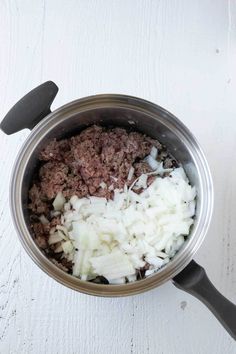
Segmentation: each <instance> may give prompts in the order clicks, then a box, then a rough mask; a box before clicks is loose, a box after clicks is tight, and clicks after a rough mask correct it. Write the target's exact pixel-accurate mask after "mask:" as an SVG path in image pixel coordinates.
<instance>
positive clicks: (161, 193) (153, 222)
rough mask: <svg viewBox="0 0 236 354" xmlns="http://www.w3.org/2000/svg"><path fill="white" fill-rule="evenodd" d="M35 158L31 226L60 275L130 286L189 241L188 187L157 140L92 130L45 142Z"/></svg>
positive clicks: (191, 205) (191, 210)
mask: <svg viewBox="0 0 236 354" xmlns="http://www.w3.org/2000/svg"><path fill="white" fill-rule="evenodd" d="M39 160H40V161H41V167H40V169H39V171H38V174H37V175H36V176H35V181H34V183H33V185H32V187H31V189H30V191H29V199H30V203H29V209H30V212H31V219H32V223H31V227H32V230H33V232H34V237H35V241H36V242H37V244H38V246H39V247H40V248H42V249H43V250H44V252H45V253H46V255H47V256H48V257H49V258H50V259H51V260H52V262H54V263H55V264H56V265H57V266H59V267H60V268H61V269H63V270H64V271H66V272H69V273H71V274H73V275H74V276H76V277H79V278H80V279H82V280H86V281H94V282H103V283H110V284H123V283H126V282H132V281H135V280H137V279H140V278H143V277H145V276H148V275H150V274H152V273H154V272H156V271H157V270H158V269H160V268H161V267H163V266H164V265H165V264H167V263H168V262H169V261H170V259H171V258H172V257H173V256H174V255H175V253H176V252H177V251H178V250H179V249H180V247H181V246H182V245H183V243H184V242H185V238H186V237H187V236H188V235H189V232H190V227H191V225H192V224H193V222H194V219H193V217H194V214H195V197H196V191H195V187H192V186H190V184H189V181H188V179H187V176H186V174H185V172H184V170H183V168H182V167H181V166H180V165H179V164H178V163H177V161H176V160H175V159H173V158H172V156H171V155H170V154H169V153H168V151H166V148H165V147H164V146H163V145H162V144H160V143H159V142H158V141H157V140H154V139H152V138H150V137H147V136H145V135H143V134H140V133H138V132H128V131H126V130H125V129H121V128H113V129H112V128H104V127H100V126H95V125H94V126H92V127H89V128H87V129H85V130H83V131H82V132H81V133H80V134H78V135H76V136H73V137H71V138H68V139H64V140H60V141H57V140H53V141H51V142H49V144H48V145H47V146H45V148H44V149H43V150H42V151H41V152H40V154H39Z"/></svg>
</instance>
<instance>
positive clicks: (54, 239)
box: [48, 232, 63, 245]
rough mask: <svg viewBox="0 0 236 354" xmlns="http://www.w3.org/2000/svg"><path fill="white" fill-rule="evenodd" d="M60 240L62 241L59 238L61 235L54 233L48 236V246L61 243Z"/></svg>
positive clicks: (61, 238)
mask: <svg viewBox="0 0 236 354" xmlns="http://www.w3.org/2000/svg"><path fill="white" fill-rule="evenodd" d="M62 240H63V237H61V235H59V234H58V232H56V233H54V234H52V235H50V236H49V238H48V244H49V245H53V244H55V243H58V242H61V241H62Z"/></svg>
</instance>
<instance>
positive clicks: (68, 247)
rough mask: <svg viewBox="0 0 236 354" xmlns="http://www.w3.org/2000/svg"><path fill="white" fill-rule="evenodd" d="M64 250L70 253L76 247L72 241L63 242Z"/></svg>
mask: <svg viewBox="0 0 236 354" xmlns="http://www.w3.org/2000/svg"><path fill="white" fill-rule="evenodd" d="M61 246H62V249H63V252H64V253H66V254H69V253H71V252H72V251H73V249H74V247H73V244H72V242H71V241H66V242H63V243H62V245H61Z"/></svg>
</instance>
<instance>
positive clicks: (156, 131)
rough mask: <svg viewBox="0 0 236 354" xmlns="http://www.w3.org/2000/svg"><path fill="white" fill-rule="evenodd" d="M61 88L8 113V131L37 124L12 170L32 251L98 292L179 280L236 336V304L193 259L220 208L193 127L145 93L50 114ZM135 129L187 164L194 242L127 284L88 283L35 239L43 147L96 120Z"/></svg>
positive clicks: (18, 213)
mask: <svg viewBox="0 0 236 354" xmlns="http://www.w3.org/2000/svg"><path fill="white" fill-rule="evenodd" d="M57 91H58V88H57V86H56V85H55V84H54V83H53V82H50V81H49V82H46V83H44V84H42V85H40V86H39V87H37V88H36V89H34V90H33V91H31V92H30V93H28V94H27V95H26V96H25V97H23V98H22V99H21V100H20V101H19V102H18V103H17V104H16V105H15V106H14V107H13V108H12V109H11V110H10V111H9V113H8V114H7V115H6V117H5V118H4V120H3V121H2V123H1V129H2V130H3V131H4V132H5V133H6V134H12V133H15V132H17V131H19V130H21V129H23V128H29V129H32V132H31V134H30V135H29V137H28V138H27V140H26V141H25V143H24V145H23V147H22V148H21V150H20V152H19V154H18V156H17V159H16V163H15V166H14V169H13V173H12V179H11V190H10V202H11V212H12V217H13V221H14V224H15V227H16V230H17V233H18V235H19V238H20V241H21V243H22V244H23V246H24V248H25V250H26V252H27V253H28V254H29V255H30V257H31V258H32V259H33V260H34V262H35V263H36V264H37V265H38V266H39V267H40V268H41V269H42V270H43V271H45V272H46V273H47V274H48V275H50V276H51V277H52V278H54V279H56V280H57V281H59V282H60V283H61V284H63V285H65V286H67V287H69V288H71V289H74V290H77V291H80V292H83V293H86V294H90V295H97V296H126V295H133V294H137V293H141V292H144V291H147V290H150V289H152V288H154V287H156V286H159V285H161V284H162V283H164V282H166V281H168V280H170V279H172V280H173V283H174V284H175V285H176V286H177V287H179V288H181V289H182V290H185V291H187V292H189V293H191V294H193V295H195V296H196V297H198V298H199V299H200V300H202V301H203V302H204V303H205V304H206V305H207V306H208V307H209V308H210V309H211V310H212V312H214V314H215V315H216V317H217V318H218V319H219V320H220V321H221V323H222V324H223V325H224V326H225V328H226V329H227V331H228V332H229V333H230V334H231V335H232V336H233V337H234V338H236V307H235V305H234V304H232V303H231V302H229V301H228V300H227V299H225V298H224V297H223V296H222V295H221V294H219V293H218V291H217V290H216V289H215V288H214V287H213V285H212V284H211V283H210V281H209V279H208V278H207V276H206V273H205V271H204V269H203V268H202V267H201V266H199V265H198V264H197V263H195V262H194V261H192V258H193V256H194V254H195V252H196V251H197V250H198V248H199V247H200V245H201V243H202V241H203V239H204V237H205V235H206V232H207V230H208V226H209V223H210V219H211V215H212V207H213V186H212V179H211V175H210V171H209V167H208V165H207V162H206V159H205V156H204V154H203V152H202V150H201V148H200V146H199V144H198V142H197V141H196V139H195V138H194V136H193V135H192V133H191V132H190V131H189V130H188V129H187V128H186V127H185V126H184V124H183V123H181V122H180V121H179V120H178V119H177V118H176V117H175V116H173V115H172V114H171V113H169V112H168V111H166V110H165V109H163V108H161V107H159V106H157V105H155V104H153V103H151V102H148V101H145V100H142V99H139V98H136V97H130V96H124V95H113V94H112V95H96V96H91V97H87V98H83V99H78V100H76V101H73V102H71V103H68V104H66V105H65V106H63V107H61V108H58V109H57V110H55V111H54V112H52V113H51V111H50V106H51V103H52V101H53V99H54V98H55V96H56V94H57ZM94 123H96V124H100V125H105V126H109V125H113V126H122V127H130V126H132V127H133V128H134V129H135V130H138V131H140V132H142V133H145V134H147V135H149V136H151V137H153V138H157V139H159V140H160V141H161V142H162V143H164V144H165V145H166V146H167V148H168V149H169V150H170V152H171V153H172V154H173V155H174V156H175V157H176V159H177V160H179V161H180V162H181V163H182V164H183V165H184V168H185V170H186V173H187V175H188V177H189V180H190V182H191V184H193V185H195V186H196V188H197V210H196V219H195V223H194V226H193V228H192V230H191V234H190V236H189V238H188V241H187V242H185V244H184V246H183V247H182V248H181V250H180V251H179V252H178V253H177V255H176V256H175V257H174V258H173V260H172V261H171V262H170V263H168V264H167V265H166V266H165V267H163V268H162V269H161V270H160V271H158V272H157V273H156V274H154V275H151V276H149V277H147V278H146V279H143V280H139V281H137V282H134V283H129V284H124V285H103V284H94V283H90V282H85V281H81V280H79V279H77V278H75V277H72V276H71V275H69V274H66V273H65V272H63V271H62V270H60V269H59V268H57V267H56V266H55V265H54V264H52V263H51V262H50V261H49V260H48V259H47V258H46V256H45V255H44V254H43V253H42V252H41V250H40V249H39V248H38V247H37V245H36V243H35V242H34V240H33V238H32V235H31V232H30V227H29V214H28V210H27V204H28V190H29V187H30V183H31V180H32V175H33V173H34V171H35V168H36V167H37V155H38V152H39V150H40V149H41V148H42V146H43V145H45V144H46V143H47V142H48V141H49V140H51V139H52V138H57V139H60V138H62V137H63V138H64V137H66V136H71V135H74V134H76V133H78V132H79V131H81V130H82V129H83V128H85V127H87V126H89V125H91V124H94Z"/></svg>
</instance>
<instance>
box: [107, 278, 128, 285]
mask: <svg viewBox="0 0 236 354" xmlns="http://www.w3.org/2000/svg"><path fill="white" fill-rule="evenodd" d="M109 284H113V285H116V284H117V285H118V284H125V277H122V278H118V279H110V280H109Z"/></svg>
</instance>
